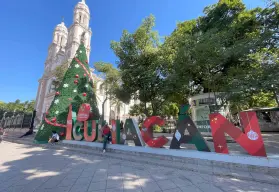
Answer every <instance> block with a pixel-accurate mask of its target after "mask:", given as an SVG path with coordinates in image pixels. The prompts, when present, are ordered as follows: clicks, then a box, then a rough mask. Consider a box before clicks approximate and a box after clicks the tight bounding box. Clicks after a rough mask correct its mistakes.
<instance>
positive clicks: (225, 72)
mask: <svg viewBox="0 0 279 192" xmlns="http://www.w3.org/2000/svg"><path fill="white" fill-rule="evenodd" d="M278 10H279V9H278V3H272V4H271V5H270V6H269V7H267V8H265V9H262V8H255V9H251V10H247V9H246V8H245V5H244V4H243V3H242V1H241V0H220V1H219V2H218V3H217V4H214V5H212V6H208V7H206V8H205V9H204V14H205V15H204V16H202V17H199V18H198V19H195V20H191V21H186V22H184V23H181V24H179V25H178V26H177V29H176V30H175V31H174V32H173V33H172V35H171V36H170V37H168V38H167V39H166V41H165V43H164V44H163V47H162V49H161V50H162V55H163V56H162V57H163V58H165V59H164V60H165V61H166V62H164V63H163V65H164V67H163V68H164V69H165V70H164V73H165V75H166V82H168V84H170V85H173V87H172V86H166V87H167V88H168V89H166V91H165V92H166V93H170V90H171V89H170V88H171V87H172V89H173V90H178V93H180V94H176V96H175V97H174V98H172V97H173V96H172V95H171V94H169V95H170V96H169V95H167V94H166V93H164V95H166V96H167V98H170V99H171V100H174V99H178V98H183V94H184V95H187V96H190V95H192V94H196V93H197V92H200V91H203V92H205V93H206V92H222V93H226V94H225V95H226V97H225V98H226V101H232V100H231V99H232V98H234V97H231V96H232V95H235V94H236V95H241V94H242V95H252V93H253V94H256V95H257V94H261V93H262V92H263V93H265V94H268V93H270V91H271V90H270V89H271V84H270V83H271V81H273V83H272V84H273V89H275V87H277V80H276V79H277V78H274V77H276V76H277V74H278V70H275V69H277V68H278V62H276V60H278V55H277V56H275V55H274V54H276V50H278V26H279V25H278V24H279V23H278V18H279V16H278V15H279V11H278ZM274 81H276V82H274ZM263 82H265V83H263ZM249 86H250V87H249ZM169 89H170V90H169ZM240 93H241V94H240ZM243 93H247V94H243ZM236 98H237V97H236ZM243 99H245V98H243ZM247 101H248V100H247Z"/></svg>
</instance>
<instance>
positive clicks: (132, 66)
mask: <svg viewBox="0 0 279 192" xmlns="http://www.w3.org/2000/svg"><path fill="white" fill-rule="evenodd" d="M154 26H155V18H154V16H152V15H151V16H149V17H148V18H146V19H144V20H143V23H142V25H141V26H140V27H139V28H138V29H137V30H136V31H135V32H134V33H129V32H128V31H126V30H124V31H123V34H122V37H121V38H120V41H119V42H116V41H112V42H111V48H112V49H113V51H114V53H115V55H116V56H117V57H118V59H119V60H118V67H119V69H120V70H121V77H122V85H121V89H122V90H125V91H126V94H127V95H129V97H128V98H130V97H131V98H134V99H139V100H140V101H141V102H143V103H145V104H147V103H151V107H152V112H153V115H156V114H157V112H158V110H159V107H160V105H161V104H162V102H163V98H162V95H161V94H160V92H161V89H162V86H163V83H162V82H163V80H162V77H161V73H160V70H159V66H160V63H159V47H160V43H159V36H158V33H157V32H156V31H154V30H153V27H154ZM144 113H145V114H146V115H147V113H148V111H147V109H146V108H145V111H144Z"/></svg>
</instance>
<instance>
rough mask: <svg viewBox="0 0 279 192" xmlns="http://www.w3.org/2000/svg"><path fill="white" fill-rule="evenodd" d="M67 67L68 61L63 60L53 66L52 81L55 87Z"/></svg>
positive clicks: (60, 80) (58, 84)
mask: <svg viewBox="0 0 279 192" xmlns="http://www.w3.org/2000/svg"><path fill="white" fill-rule="evenodd" d="M68 67H69V62H65V63H63V64H61V65H59V66H57V67H56V68H55V71H54V76H55V80H54V81H53V84H54V86H55V87H59V86H60V83H61V82H62V81H63V78H64V76H65V74H66V71H67V69H68Z"/></svg>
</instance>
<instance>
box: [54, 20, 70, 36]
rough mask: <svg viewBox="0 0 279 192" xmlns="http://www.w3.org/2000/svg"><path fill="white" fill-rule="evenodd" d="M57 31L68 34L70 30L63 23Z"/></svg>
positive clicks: (57, 27) (56, 28) (58, 26)
mask: <svg viewBox="0 0 279 192" xmlns="http://www.w3.org/2000/svg"><path fill="white" fill-rule="evenodd" d="M55 31H61V32H64V33H66V34H68V29H67V27H66V26H65V23H64V22H63V21H62V22H61V23H60V24H58V25H57V26H56V27H55Z"/></svg>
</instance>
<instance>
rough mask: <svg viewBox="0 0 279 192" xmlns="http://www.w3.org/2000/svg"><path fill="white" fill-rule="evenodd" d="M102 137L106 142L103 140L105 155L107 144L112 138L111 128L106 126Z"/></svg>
mask: <svg viewBox="0 0 279 192" xmlns="http://www.w3.org/2000/svg"><path fill="white" fill-rule="evenodd" d="M102 136H103V138H104V140H103V153H105V152H106V147H107V143H108V142H109V141H110V137H111V132H110V127H109V126H108V124H106V125H105V126H104V127H103V133H102Z"/></svg>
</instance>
